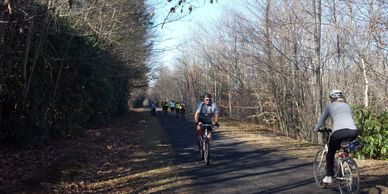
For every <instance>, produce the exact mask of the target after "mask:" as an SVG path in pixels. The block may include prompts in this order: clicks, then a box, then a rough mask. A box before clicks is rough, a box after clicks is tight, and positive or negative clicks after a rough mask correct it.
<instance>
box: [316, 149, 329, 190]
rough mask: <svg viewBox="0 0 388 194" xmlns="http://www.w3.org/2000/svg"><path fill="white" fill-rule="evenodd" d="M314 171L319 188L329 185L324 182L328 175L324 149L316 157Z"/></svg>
mask: <svg viewBox="0 0 388 194" xmlns="http://www.w3.org/2000/svg"><path fill="white" fill-rule="evenodd" d="M313 171H314V178H315V183H317V185H318V187H320V188H325V187H326V186H327V183H324V182H322V180H323V178H324V177H325V175H326V151H325V150H324V149H322V150H319V151H318V152H317V154H316V155H315V158H314V162H313Z"/></svg>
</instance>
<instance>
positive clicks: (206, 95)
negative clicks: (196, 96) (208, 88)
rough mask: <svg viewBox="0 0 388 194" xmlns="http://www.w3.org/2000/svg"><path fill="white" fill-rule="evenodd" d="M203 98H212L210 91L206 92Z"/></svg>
mask: <svg viewBox="0 0 388 194" xmlns="http://www.w3.org/2000/svg"><path fill="white" fill-rule="evenodd" d="M203 98H212V95H211V94H209V93H205V94H204V95H203Z"/></svg>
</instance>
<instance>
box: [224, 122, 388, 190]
mask: <svg viewBox="0 0 388 194" xmlns="http://www.w3.org/2000/svg"><path fill="white" fill-rule="evenodd" d="M223 125H224V126H223V127H222V128H220V132H221V133H223V134H225V135H227V136H229V137H233V138H239V139H241V140H244V141H245V142H246V143H249V144H256V145H257V146H259V147H261V148H263V149H270V150H275V152H277V153H278V154H280V155H289V156H293V157H296V158H299V159H303V160H306V161H313V159H314V156H315V153H316V151H317V150H318V149H319V148H320V145H314V144H311V143H308V142H306V141H299V140H295V139H292V138H288V137H285V136H281V135H280V134H278V133H276V132H275V131H273V130H271V129H269V128H266V127H263V126H259V125H253V124H246V123H241V122H223ZM356 161H357V164H358V165H359V167H360V174H361V192H363V193H376V194H377V193H388V161H386V160H385V161H384V160H357V159H356Z"/></svg>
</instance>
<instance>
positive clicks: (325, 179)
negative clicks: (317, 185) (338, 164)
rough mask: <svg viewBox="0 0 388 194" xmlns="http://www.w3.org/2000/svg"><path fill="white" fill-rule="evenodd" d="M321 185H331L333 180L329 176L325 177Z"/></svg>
mask: <svg viewBox="0 0 388 194" xmlns="http://www.w3.org/2000/svg"><path fill="white" fill-rule="evenodd" d="M322 182H323V183H333V178H332V177H331V176H325V178H324V179H323V180H322Z"/></svg>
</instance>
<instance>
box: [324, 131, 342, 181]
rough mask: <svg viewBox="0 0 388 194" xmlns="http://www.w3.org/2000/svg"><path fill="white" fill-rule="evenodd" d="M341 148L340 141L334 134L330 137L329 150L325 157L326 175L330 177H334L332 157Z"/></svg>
mask: <svg viewBox="0 0 388 194" xmlns="http://www.w3.org/2000/svg"><path fill="white" fill-rule="evenodd" d="M340 146H341V139H338V138H337V137H336V132H334V133H333V134H332V135H331V137H330V142H329V150H328V152H327V155H326V175H327V176H330V177H332V176H333V175H334V170H333V168H334V155H335V152H336V151H337V150H338V149H339V148H340Z"/></svg>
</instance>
